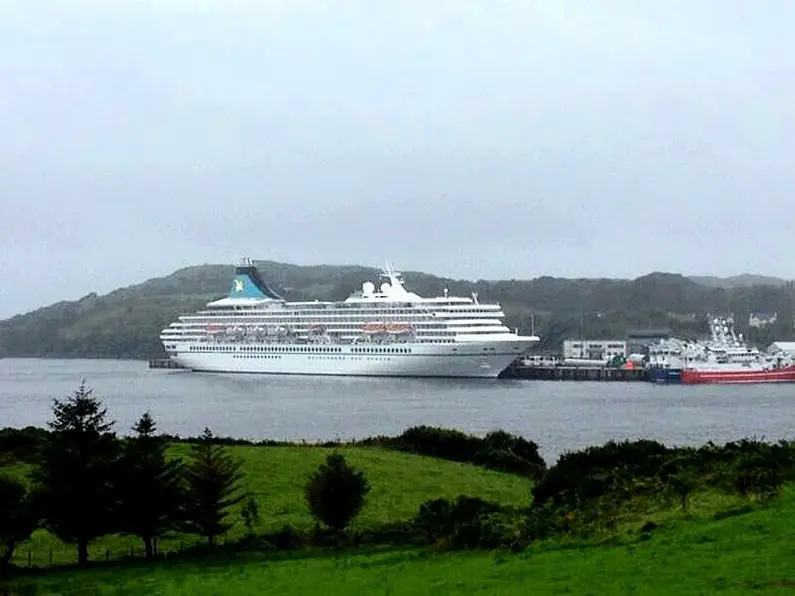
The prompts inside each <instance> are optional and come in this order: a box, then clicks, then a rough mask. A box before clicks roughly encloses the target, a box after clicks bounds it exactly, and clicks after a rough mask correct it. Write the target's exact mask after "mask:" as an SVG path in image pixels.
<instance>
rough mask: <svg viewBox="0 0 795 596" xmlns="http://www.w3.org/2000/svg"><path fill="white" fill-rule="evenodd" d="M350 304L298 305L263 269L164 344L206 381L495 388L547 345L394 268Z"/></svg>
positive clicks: (248, 265) (179, 325)
mask: <svg viewBox="0 0 795 596" xmlns="http://www.w3.org/2000/svg"><path fill="white" fill-rule="evenodd" d="M381 276H382V277H383V278H385V280H384V281H383V283H381V285H380V286H379V287H378V288H376V286H375V284H374V283H372V282H370V281H366V282H364V283H363V284H362V286H361V289H359V290H356V291H354V292H353V293H352V294H351V295H350V296H348V298H346V299H345V300H341V301H307V302H291V301H287V300H285V299H284V298H282V297H281V296H280V295H279V294H277V293H276V292H275V291H273V289H271V288H270V287H269V286H268V284H267V283H266V282H265V281H264V280H263V278H262V276H261V275H260V273H259V270H258V269H257V268H256V266H255V265H254V263H253V262H252V261H251V260H250V259H243V260H242V261H241V263H240V264H239V265H238V266H237V267H236V268H235V276H234V279H233V280H232V286H231V288H230V290H229V293H228V295H226V296H225V297H223V298H220V299H218V300H214V301H212V302H208V303H207V304H206V305H205V307H204V308H203V309H201V310H199V311H197V312H195V313H192V314H185V315H182V316H180V317H179V318H178V320H176V321H175V322H173V323H171V324H170V325H169V326H168V327H166V328H165V329H163V331H162V333H161V335H160V340H161V341H162V343H163V347H164V348H165V351H166V354H167V355H168V356H169V358H171V359H172V360H173V361H175V362H176V363H177V364H178V365H180V366H182V367H184V368H188V369H191V370H194V371H201V372H224V373H226V372H236V373H274V374H303V375H362V376H395V377H398V376H399V377H480V378H494V377H497V376H498V375H499V374H500V372H502V371H503V370H504V369H506V368H507V367H508V366H509V365H510V364H511V363H512V362H513V361H514V360H516V359H517V358H520V357H521V356H523V355H524V354H525V353H526V352H527V351H528V350H529V349H531V348H532V346H533V345H534V344H536V343H537V342H538V341H539V338H538V337H536V336H522V335H519V334H518V332H514V331H511V330H510V329H508V327H506V326H505V325H504V324H503V321H502V319H503V317H504V316H505V315H504V313H503V311H502V308H501V307H500V305H499V304H485V303H480V302H479V301H478V296H477V294H476V293H474V292H473V294H472V296H471V297H458V296H450V295H448V291H447V290H446V289H445V290H444V295H443V296H438V297H421V296H419V295H417V294H416V293H414V292H410V291H408V290H407V289H406V288H405V287H404V285H403V280H402V276H401V274H400V273H399V272H397V271H395V270H394V269H393V268H392V267H391V266H390V265H387V266H386V267H385V269H384V270H383V271H382V273H381Z"/></svg>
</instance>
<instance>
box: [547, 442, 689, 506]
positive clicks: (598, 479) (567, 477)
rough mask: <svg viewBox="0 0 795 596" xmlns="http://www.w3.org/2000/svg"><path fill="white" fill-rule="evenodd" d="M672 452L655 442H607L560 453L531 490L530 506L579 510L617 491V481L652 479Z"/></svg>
mask: <svg viewBox="0 0 795 596" xmlns="http://www.w3.org/2000/svg"><path fill="white" fill-rule="evenodd" d="M672 452H673V450H672V449H670V448H668V447H666V446H665V445H663V444H662V443H658V442H657V441H648V440H640V441H623V442H620V443H619V442H615V441H609V442H608V443H605V444H604V445H601V446H598V447H588V448H587V449H583V450H582V451H577V452H569V453H564V454H563V455H561V456H560V458H559V459H558V461H557V463H556V464H555V465H554V466H553V467H552V468H550V469H549V470H548V471H547V473H546V474H544V476H543V477H542V478H541V480H540V482H538V483H537V484H536V485H535V486H533V489H532V494H533V502H534V503H536V504H541V503H546V502H547V501H551V502H552V503H553V504H555V505H562V504H565V505H567V506H568V507H579V506H581V505H582V503H584V502H588V501H591V500H593V499H596V498H598V497H601V496H603V495H605V494H607V493H609V492H611V491H612V490H615V489H617V488H618V484H619V482H617V480H618V479H619V478H621V479H624V478H627V477H628V478H630V479H632V480H642V479H650V478H654V477H655V475H656V474H657V472H658V470H659V469H660V466H661V465H662V464H663V462H664V461H665V460H666V458H667V457H668V456H669V455H670V454H671V453H672Z"/></svg>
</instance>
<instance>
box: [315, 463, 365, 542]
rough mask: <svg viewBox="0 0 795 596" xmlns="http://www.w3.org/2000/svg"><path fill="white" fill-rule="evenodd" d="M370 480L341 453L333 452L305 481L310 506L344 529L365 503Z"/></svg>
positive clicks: (333, 525)
mask: <svg viewBox="0 0 795 596" xmlns="http://www.w3.org/2000/svg"><path fill="white" fill-rule="evenodd" d="M368 492H370V484H369V483H368V482H367V479H366V478H365V477H364V474H363V473H362V472H358V471H356V470H354V469H353V468H351V467H350V466H349V465H348V463H347V462H346V461H345V457H343V456H342V455H340V454H332V455H329V456H328V457H327V458H326V463H325V464H322V465H321V466H320V467H319V468H318V469H317V471H315V472H314V473H313V474H312V475H311V476H310V477H309V481H308V482H307V485H306V500H307V503H308V504H309V509H310V510H311V511H312V515H314V516H315V517H316V518H317V519H319V520H320V521H322V522H323V523H324V524H326V525H327V526H329V527H330V528H333V529H334V530H337V531H341V530H343V529H345V527H346V526H347V525H348V524H349V523H350V522H351V520H353V518H354V517H356V516H357V515H358V514H359V512H360V511H361V510H362V507H364V501H365V496H366V495H367V493H368Z"/></svg>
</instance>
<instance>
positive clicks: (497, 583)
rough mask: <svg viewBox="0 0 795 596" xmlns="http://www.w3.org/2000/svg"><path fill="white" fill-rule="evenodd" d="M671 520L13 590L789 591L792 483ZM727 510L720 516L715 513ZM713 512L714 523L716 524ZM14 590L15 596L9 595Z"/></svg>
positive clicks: (105, 571) (60, 575)
mask: <svg viewBox="0 0 795 596" xmlns="http://www.w3.org/2000/svg"><path fill="white" fill-rule="evenodd" d="M693 515H695V516H696V519H685V518H684V517H683V516H681V514H680V515H673V516H670V517H669V518H668V519H667V521H666V522H665V523H664V525H662V526H661V527H660V528H658V529H656V530H654V531H653V532H652V533H651V534H650V535H649V537H644V536H642V535H640V534H639V533H637V532H636V531H633V532H630V533H627V532H622V533H621V534H620V535H619V536H617V537H616V539H615V540H616V541H617V543H616V544H597V543H593V542H591V543H569V544H562V543H549V542H548V543H540V544H538V545H536V546H534V547H532V548H530V549H529V550H527V551H525V552H523V553H520V554H508V553H471V552H467V553H446V554H435V553H432V552H429V551H424V550H423V551H415V552H410V551H402V552H392V553H389V552H382V553H375V554H374V553H369V554H367V553H364V554H339V555H337V556H335V555H333V554H329V553H323V554H316V555H314V556H303V557H302V556H299V555H292V556H288V555H286V554H285V555H278V554H274V555H271V557H270V558H269V556H268V555H267V554H263V553H260V554H247V555H239V556H237V557H227V558H224V559H219V560H217V561H213V560H212V559H209V560H206V561H205V560H203V561H202V562H201V563H200V564H195V563H187V562H185V563H170V564H169V563H158V564H155V565H151V566H144V565H136V566H134V567H128V568H124V567H115V566H114V567H100V568H95V569H89V570H85V571H64V572H55V573H50V574H48V575H45V576H43V577H41V578H37V579H34V578H26V579H20V580H17V583H16V584H15V586H16V593H19V594H25V593H27V594H30V595H33V594H42V595H43V594H97V595H105V594H118V595H132V594H147V595H151V596H159V595H169V596H174V595H177V594H180V595H181V594H197V595H199V594H200V595H208V596H209V595H216V594H217V595H226V596H237V595H240V596H242V595H248V594H279V595H283V596H290V595H293V594H295V595H299V594H300V595H304V594H314V593H317V592H321V591H322V593H323V594H324V596H337V595H339V596H343V595H360V594H367V595H368V596H375V595H380V594H384V595H386V594H390V595H394V596H399V595H415V594H416V595H420V594H433V595H438V596H442V595H446V594H450V595H456V596H461V595H467V594H502V595H512V594H516V595H517V596H518V595H525V594H576V595H579V596H587V595H595V596H597V595H598V596H601V595H607V594H609V595H611V596H612V595H630V594H632V595H648V594H672V595H676V596H687V595H695V594H725V595H733V594H738V595H740V594H743V595H744V594H756V593H770V594H785V593H789V592H790V591H792V590H793V589H795V487H792V486H790V487H788V488H787V489H786V490H785V491H784V493H783V494H782V496H781V497H779V498H778V499H777V500H775V501H773V502H772V503H770V504H768V505H766V506H763V507H762V506H755V507H754V508H753V509H752V510H751V511H750V512H746V513H742V514H737V515H730V516H721V515H718V516H715V515H714V512H713V513H712V514H710V513H709V509H708V504H707V503H706V502H702V503H701V505H700V506H697V507H696V508H695V511H694V513H693ZM724 515H725V514H724ZM715 517H719V518H721V517H722V519H715ZM12 593H14V592H12Z"/></svg>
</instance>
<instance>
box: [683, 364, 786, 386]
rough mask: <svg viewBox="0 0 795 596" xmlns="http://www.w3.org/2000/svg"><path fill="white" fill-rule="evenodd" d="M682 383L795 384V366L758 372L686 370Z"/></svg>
mask: <svg viewBox="0 0 795 596" xmlns="http://www.w3.org/2000/svg"><path fill="white" fill-rule="evenodd" d="M681 383H683V384H685V385H697V384H713V385H735V384H736V385H740V384H746V385H750V384H755V383H795V366H792V367H787V368H782V369H773V370H758V371H717V370H698V369H685V370H683V371H682V375H681Z"/></svg>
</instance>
